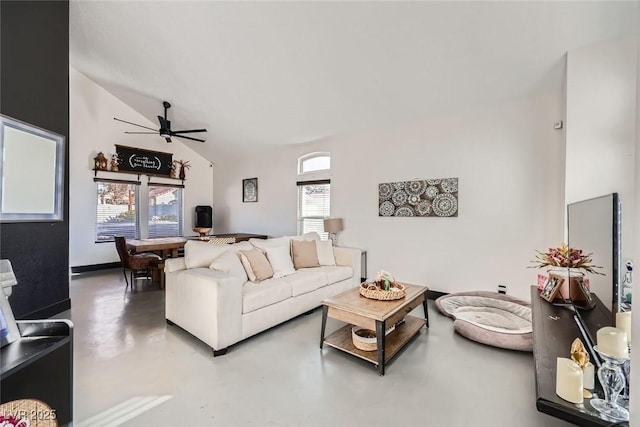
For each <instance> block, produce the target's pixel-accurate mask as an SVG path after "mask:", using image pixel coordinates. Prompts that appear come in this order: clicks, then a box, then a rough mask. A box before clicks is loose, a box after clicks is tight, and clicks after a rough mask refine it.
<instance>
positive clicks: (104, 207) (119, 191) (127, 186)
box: [96, 180, 140, 242]
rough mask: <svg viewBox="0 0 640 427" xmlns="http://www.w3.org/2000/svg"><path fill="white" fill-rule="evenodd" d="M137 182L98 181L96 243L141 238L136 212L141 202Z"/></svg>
mask: <svg viewBox="0 0 640 427" xmlns="http://www.w3.org/2000/svg"><path fill="white" fill-rule="evenodd" d="M138 188H139V185H138V183H136V182H126V181H123V182H109V181H108V180H104V181H100V180H97V181H96V194H97V196H98V197H97V211H96V212H97V214H96V242H110V241H113V240H114V239H113V238H114V236H124V237H127V238H129V239H135V238H137V237H139V236H140V222H139V220H138V215H137V212H136V206H138V201H139V191H138Z"/></svg>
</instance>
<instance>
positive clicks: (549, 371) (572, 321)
mask: <svg viewBox="0 0 640 427" xmlns="http://www.w3.org/2000/svg"><path fill="white" fill-rule="evenodd" d="M592 295H593V294H592ZM593 297H594V300H595V302H596V307H595V308H594V309H593V310H588V311H584V310H578V311H575V310H574V309H573V308H572V307H566V306H555V305H552V304H550V303H548V302H546V301H544V300H543V299H542V298H540V296H539V291H538V290H537V289H536V287H535V286H532V287H531V309H532V321H533V355H534V359H535V374H536V408H538V411H540V412H544V413H546V414H549V415H552V416H554V417H557V418H561V419H563V420H565V421H568V422H570V423H573V424H576V425H579V426H589V427H597V426H611V425H616V426H622V425H628V424H627V423H619V424H616V423H614V422H612V421H609V420H605V419H604V418H602V417H601V416H600V413H599V412H598V411H596V410H595V409H593V408H592V407H591V405H590V404H589V399H585V400H584V404H582V405H577V404H573V403H571V402H567V401H566V400H564V399H561V398H560V397H559V396H558V395H556V359H557V358H558V357H567V358H568V357H570V350H571V343H572V342H573V340H574V339H576V338H580V339H581V340H582V342H583V343H584V344H585V346H586V347H587V350H588V351H589V353H590V358H591V361H592V363H593V364H594V365H595V366H596V371H597V368H598V366H599V363H600V360H599V356H598V355H597V354H596V353H595V352H594V351H593V348H592V345H593V344H595V340H596V332H597V331H598V329H600V328H603V327H605V326H611V319H612V316H611V312H610V311H609V310H608V309H607V308H606V307H605V306H604V305H603V304H602V302H601V301H600V300H599V299H598V298H597V296H596V295H593ZM595 380H596V390H595V392H596V393H597V394H598V395H600V396H603V395H604V394H603V392H602V388H601V387H600V384H599V382H598V378H597V374H596V379H595Z"/></svg>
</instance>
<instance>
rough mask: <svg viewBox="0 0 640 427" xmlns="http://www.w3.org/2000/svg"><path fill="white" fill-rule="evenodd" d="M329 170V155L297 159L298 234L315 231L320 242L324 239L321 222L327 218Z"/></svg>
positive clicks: (305, 156)
mask: <svg viewBox="0 0 640 427" xmlns="http://www.w3.org/2000/svg"><path fill="white" fill-rule="evenodd" d="M330 170H331V154H330V153H310V154H306V155H304V156H301V157H299V158H298V178H299V179H298V182H297V185H298V215H297V218H298V234H304V233H308V232H311V231H316V232H318V233H319V234H320V236H322V238H323V239H326V238H327V233H325V232H324V219H325V218H329V216H330V215H331V180H329V179H328V177H329V172H330ZM312 175H313V176H312ZM320 178H321V179H320Z"/></svg>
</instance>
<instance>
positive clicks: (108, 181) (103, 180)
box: [93, 178, 142, 243]
mask: <svg viewBox="0 0 640 427" xmlns="http://www.w3.org/2000/svg"><path fill="white" fill-rule="evenodd" d="M93 182H94V184H95V199H94V200H95V207H96V211H95V215H94V235H93V237H94V241H95V243H113V242H114V241H115V238H114V237H115V236H116V234H114V235H113V236H112V237H111V238H109V239H98V223H99V222H98V206H99V203H98V198H99V197H100V196H99V194H98V185H99V184H101V183H102V184H118V185H127V186H129V185H132V186H134V206H135V210H134V212H135V219H134V221H133V227H134V233H133V235H134V237H129V236H126V237H127V238H130V239H139V238H140V200H141V197H140V186H141V185H142V183H141V182H140V181H127V180H120V179H106V178H94V179H93Z"/></svg>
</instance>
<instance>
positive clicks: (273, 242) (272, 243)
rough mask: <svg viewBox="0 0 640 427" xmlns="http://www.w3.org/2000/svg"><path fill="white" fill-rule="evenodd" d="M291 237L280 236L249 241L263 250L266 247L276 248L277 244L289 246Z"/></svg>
mask: <svg viewBox="0 0 640 427" xmlns="http://www.w3.org/2000/svg"><path fill="white" fill-rule="evenodd" d="M289 240H290V239H289V237H286V236H285V237H278V238H276V239H249V242H250V243H251V244H252V245H253V246H255V247H256V248H260V249H262V250H264V249H266V248H274V247H276V246H286V247H289Z"/></svg>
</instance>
